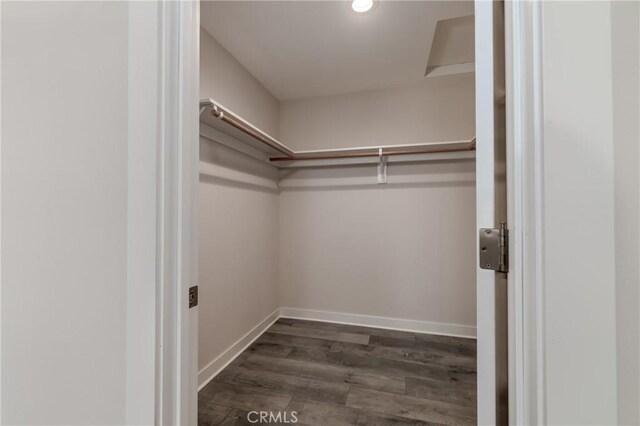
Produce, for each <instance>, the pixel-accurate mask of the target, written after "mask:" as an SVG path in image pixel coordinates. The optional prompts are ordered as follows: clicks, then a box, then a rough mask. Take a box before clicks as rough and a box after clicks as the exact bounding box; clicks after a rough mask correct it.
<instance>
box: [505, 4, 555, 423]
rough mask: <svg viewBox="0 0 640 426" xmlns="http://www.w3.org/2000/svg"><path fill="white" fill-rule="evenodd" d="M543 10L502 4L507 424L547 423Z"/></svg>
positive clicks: (539, 6)
mask: <svg viewBox="0 0 640 426" xmlns="http://www.w3.org/2000/svg"><path fill="white" fill-rule="evenodd" d="M542 7H543V4H542V1H539V0H534V1H524V2H519V1H516V2H510V1H509V2H506V4H505V42H506V43H505V50H506V51H505V67H506V99H505V100H506V113H507V117H506V118H507V120H506V125H507V219H508V223H509V244H510V248H509V263H510V265H509V270H510V271H509V298H508V327H509V331H508V346H509V423H510V424H546V407H545V379H544V372H545V356H544V348H545V328H544V291H543V289H544V264H543V261H544V257H543V248H544V247H543V235H544V220H543V214H542V212H543V199H544V198H543V188H544V186H543V183H544V182H543V156H542V153H543V132H542V124H543V122H542V119H543V111H542V82H543V79H542V20H541V16H542Z"/></svg>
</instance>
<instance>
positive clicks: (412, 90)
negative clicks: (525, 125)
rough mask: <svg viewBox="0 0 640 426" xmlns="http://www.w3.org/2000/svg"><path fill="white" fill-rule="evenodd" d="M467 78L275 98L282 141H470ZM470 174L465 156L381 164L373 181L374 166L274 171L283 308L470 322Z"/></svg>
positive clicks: (471, 92) (296, 145) (305, 144)
mask: <svg viewBox="0 0 640 426" xmlns="http://www.w3.org/2000/svg"><path fill="white" fill-rule="evenodd" d="M474 83H475V81H474V75H473V74H467V75H456V76H448V77H441V78H433V79H427V80H425V81H424V83H421V84H420V85H418V86H410V87H398V88H391V89H387V90H379V91H370V92H359V93H353V94H347V95H340V96H329V97H322V98H312V99H303V100H296V101H285V102H282V103H281V105H280V140H281V141H282V142H283V143H285V144H287V145H288V146H290V147H292V148H293V149H294V150H309V149H326V148H344V147H353V146H370V145H387V144H389V145H393V144H406V143H418V142H433V141H446V140H463V139H470V138H472V137H473V136H474V135H475V86H474ZM474 173H475V171H474V164H473V162H455V161H454V162H432V163H421V164H415V165H398V164H391V165H390V166H389V184H388V185H386V186H385V185H382V186H379V185H376V165H368V166H362V167H354V166H350V167H333V168H322V169H308V170H296V171H293V170H285V171H282V172H281V174H280V179H281V180H280V303H281V305H282V306H285V307H291V308H304V309H313V310H325V311H336V312H341V313H355V314H363V315H373V316H384V317H391V318H401V319H413V320H420V321H425V322H433V323H445V324H450V325H456V326H457V325H463V326H470V327H475V323H476V321H475V313H476V310H475V309H476V308H475V305H476V301H475V298H476V292H475V233H476V232H475V174H474ZM467 332H469V330H467ZM471 332H473V330H471Z"/></svg>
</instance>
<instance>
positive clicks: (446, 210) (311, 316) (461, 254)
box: [198, 0, 477, 425]
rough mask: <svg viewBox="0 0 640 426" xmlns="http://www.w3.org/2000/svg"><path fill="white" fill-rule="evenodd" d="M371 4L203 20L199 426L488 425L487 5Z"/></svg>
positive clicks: (269, 5)
mask: <svg viewBox="0 0 640 426" xmlns="http://www.w3.org/2000/svg"><path fill="white" fill-rule="evenodd" d="M365 3H366V2H365ZM355 4H356V2H354V3H353V5H352V3H351V2H323V1H304V2H280V1H241V2H234V1H215V2H204V1H203V2H201V5H200V9H201V11H200V15H201V18H200V19H201V31H200V90H199V92H200V98H201V99H200V163H199V173H200V180H199V188H198V191H199V193H198V249H199V313H198V315H199V320H198V330H199V331H198V368H199V374H198V384H199V393H198V417H199V420H198V422H199V424H225V425H228V424H246V423H247V422H249V423H252V422H251V421H250V420H251V416H252V415H253V414H251V413H254V412H256V413H262V412H268V413H280V414H279V416H280V417H278V420H279V422H282V423H289V422H291V420H292V418H295V419H296V421H295V422H298V423H300V424H305V425H314V424H318V425H337V424H362V425H368V424H405V423H406V424H420V423H421V422H423V423H424V424H475V423H476V416H477V408H476V396H477V395H476V377H477V374H476V342H475V336H476V264H475V263H476V239H475V236H476V222H475V211H476V207H475V196H476V195H475V194H476V193H475V191H476V185H475V147H476V145H475V73H474V66H473V62H474V58H475V50H474V49H475V48H474V37H473V35H474V28H473V25H474V20H473V13H474V3H473V1H455V2H448V1H393V2H387V1H377V0H374V1H373V2H372V5H373V6H372V7H371V9H370V10H368V11H366V12H362V13H360V12H357V11H356V10H355V8H356V7H355ZM352 6H353V8H352ZM274 415H275V414H274ZM271 420H273V418H272V419H271ZM285 420H289V421H285ZM272 423H278V421H272Z"/></svg>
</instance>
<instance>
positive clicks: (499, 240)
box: [480, 222, 509, 272]
mask: <svg viewBox="0 0 640 426" xmlns="http://www.w3.org/2000/svg"><path fill="white" fill-rule="evenodd" d="M480 268H481V269H491V270H493V271H497V272H509V230H508V229H507V224H506V223H504V222H501V223H500V229H497V228H482V229H480Z"/></svg>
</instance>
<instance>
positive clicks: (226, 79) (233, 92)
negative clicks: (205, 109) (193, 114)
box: [200, 29, 279, 138]
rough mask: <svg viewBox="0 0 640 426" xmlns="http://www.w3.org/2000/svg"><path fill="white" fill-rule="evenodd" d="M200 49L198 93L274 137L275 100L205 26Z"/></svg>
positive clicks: (201, 32) (276, 114)
mask: <svg viewBox="0 0 640 426" xmlns="http://www.w3.org/2000/svg"><path fill="white" fill-rule="evenodd" d="M200 52H202V54H201V55H200V97H201V98H213V99H215V100H216V101H218V102H220V103H221V104H222V105H224V106H225V107H227V108H229V109H230V110H231V111H233V112H235V113H236V114H238V115H240V116H241V117H243V118H244V119H246V120H249V121H250V122H251V123H253V124H254V125H255V126H257V127H258V128H260V129H262V130H263V131H265V132H267V133H268V134H270V135H271V136H273V137H275V138H277V137H278V107H279V105H278V100H277V99H276V98H274V97H273V96H272V95H271V93H269V92H268V91H267V89H265V88H264V87H263V86H262V84H261V83H260V82H259V81H258V80H256V79H255V78H254V77H253V76H252V75H251V74H250V73H249V71H247V70H246V69H245V68H244V67H243V66H242V65H241V64H240V63H239V62H238V61H237V60H236V59H235V58H234V57H233V56H232V55H231V54H230V53H229V52H227V51H226V50H225V49H224V47H222V46H221V45H220V44H219V43H218V42H217V41H216V39H215V38H213V37H212V36H211V35H210V34H209V33H208V32H206V31H205V30H204V29H201V30H200Z"/></svg>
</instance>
